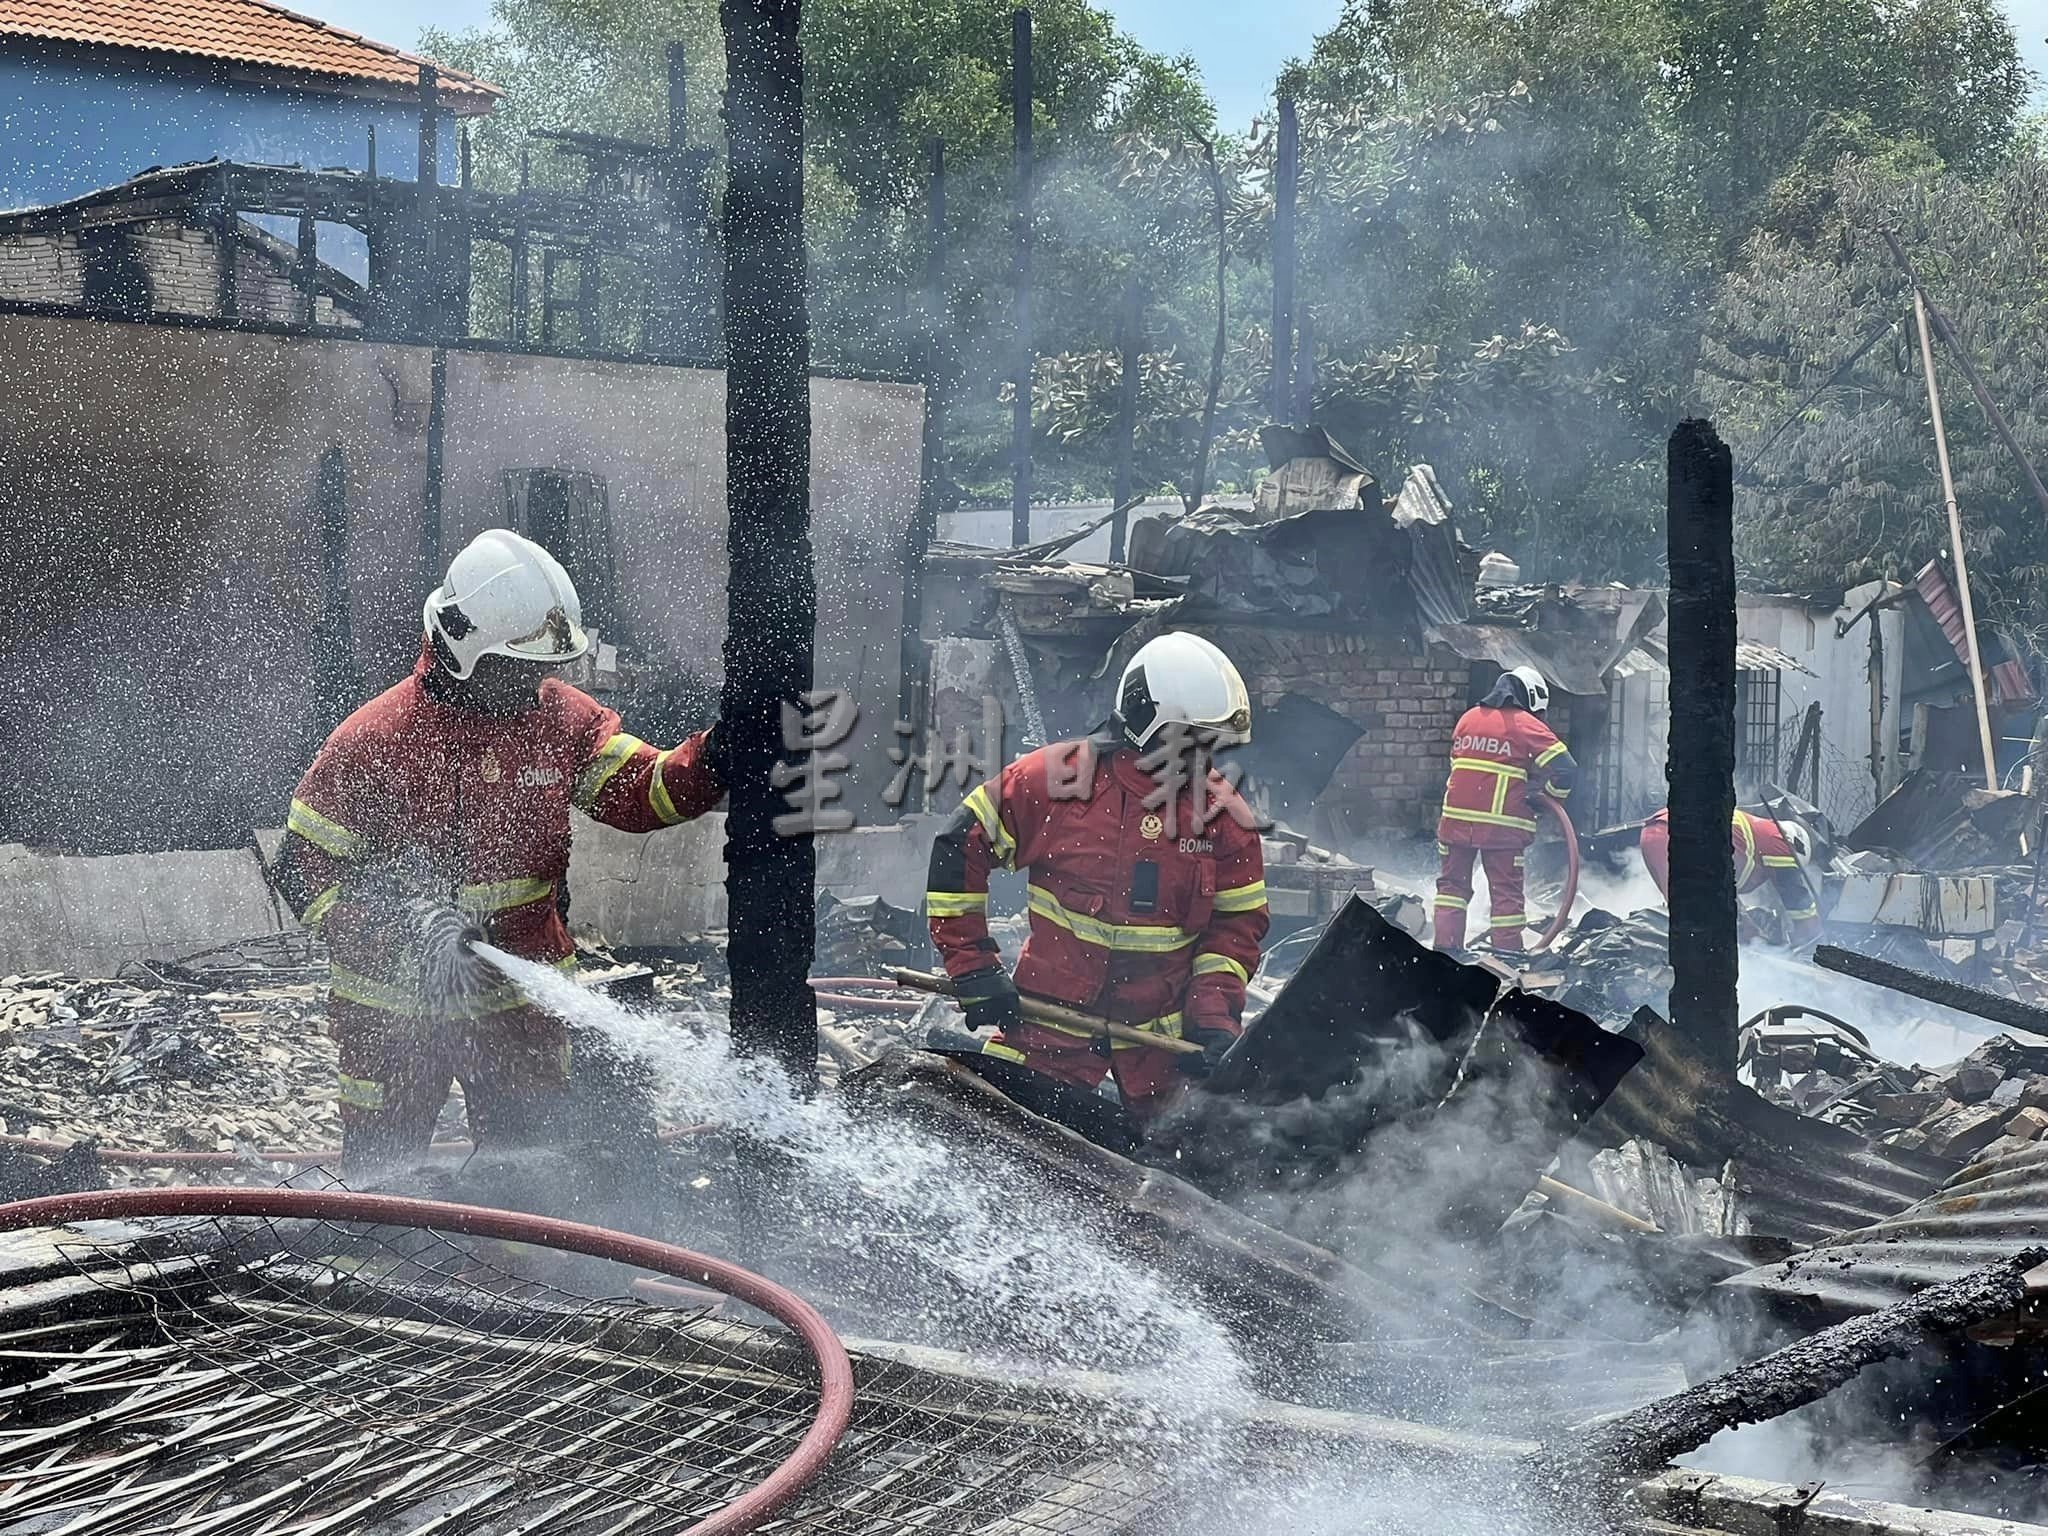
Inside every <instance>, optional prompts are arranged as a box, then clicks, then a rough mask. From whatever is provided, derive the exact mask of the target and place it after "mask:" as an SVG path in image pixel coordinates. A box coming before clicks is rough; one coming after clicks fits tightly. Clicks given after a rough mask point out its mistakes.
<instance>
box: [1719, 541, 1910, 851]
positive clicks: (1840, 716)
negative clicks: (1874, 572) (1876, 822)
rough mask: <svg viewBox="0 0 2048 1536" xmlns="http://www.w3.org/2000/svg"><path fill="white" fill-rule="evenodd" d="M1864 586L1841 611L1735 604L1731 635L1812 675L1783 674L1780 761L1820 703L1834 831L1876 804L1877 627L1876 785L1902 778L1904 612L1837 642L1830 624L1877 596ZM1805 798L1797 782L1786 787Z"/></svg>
mask: <svg viewBox="0 0 2048 1536" xmlns="http://www.w3.org/2000/svg"><path fill="white" fill-rule="evenodd" d="M1878 591H1879V587H1878V585H1877V584H1876V583H1874V582H1873V583H1870V584H1868V585H1866V586H1863V587H1859V588H1857V589H1856V590H1855V591H1853V592H1850V593H1848V594H1846V595H1845V596H1844V598H1843V605H1842V607H1841V608H1839V609H1836V610H1833V611H1829V610H1827V609H1824V608H1823V609H1816V608H1811V607H1808V606H1807V605H1806V604H1805V603H1803V602H1801V601H1799V600H1798V599H1796V598H1783V597H1753V596H1748V595H1744V596H1741V597H1738V598H1737V599H1736V605H1735V620H1736V633H1737V634H1738V635H1740V636H1741V637H1742V638H1743V639H1745V640H1754V641H1757V642H1758V643H1760V644H1763V645H1770V646H1775V647H1777V649H1779V650H1781V651H1783V652H1784V653H1785V654H1786V655H1788V656H1790V657H1792V658H1793V659H1794V660H1795V661H1797V662H1799V663H1800V664H1801V665H1802V666H1804V667H1806V668H1807V669H1808V671H1809V672H1810V673H1811V674H1812V675H1811V676H1809V675H1807V673H1801V672H1787V673H1785V674H1783V682H1782V683H1781V685H1780V689H1779V695H1778V719H1779V721H1780V735H1781V739H1782V741H1783V747H1782V749H1781V751H1780V753H1779V768H1780V770H1781V771H1782V769H1783V768H1784V765H1785V758H1786V757H1787V756H1788V755H1789V753H1790V752H1791V750H1792V746H1793V743H1794V742H1795V741H1796V740H1797V727H1798V724H1799V721H1800V719H1801V718H1802V717H1803V716H1804V715H1805V713H1806V708H1807V706H1808V705H1809V704H1811V703H1816V702H1817V703H1818V704H1819V705H1820V726H1821V765H1820V769H1821V809H1822V810H1824V811H1826V812H1827V813H1828V817H1829V819H1830V820H1831V821H1832V822H1833V823H1834V825H1835V828H1836V830H1838V831H1847V830H1848V829H1849V828H1850V827H1852V826H1854V825H1855V824H1856V823H1857V822H1859V821H1861V820H1862V819H1863V818H1864V817H1865V816H1867V815H1869V814H1870V811H1871V808H1872V807H1873V806H1875V805H1876V803H1877V799H1878V792H1879V786H1878V785H1877V784H1874V783H1873V781H1872V778H1871V773H1870V628H1869V626H1870V625H1871V624H1873V623H1876V624H1879V625H1881V626H1883V636H1884V671H1885V684H1884V718H1883V720H1882V722H1881V723H1880V728H1879V736H1880V740H1881V742H1882V746H1883V750H1884V761H1883V763H1882V769H1881V774H1882V777H1881V787H1882V791H1883V793H1885V794H1889V793H1890V792H1891V791H1892V790H1893V789H1896V788H1897V787H1898V783H1899V780H1900V779H1901V778H1902V777H1903V776H1904V769H1903V765H1902V763H1901V762H1900V760H1899V724H1900V717H1899V694H1900V679H1901V677H1902V676H1903V672H1902V670H1901V668H1902V664H1903V662H1904V660H1905V653H1906V646H1905V617H1906V616H1905V613H1904V612H1903V610H1900V609H1896V608H1892V609H1885V610H1882V611H1880V612H1878V613H1875V614H1872V615H1871V616H1870V617H1869V618H1867V619H1865V620H1863V621H1862V623H1860V624H1858V625H1857V626H1856V628H1855V629H1853V630H1851V631H1850V632H1849V633H1848V634H1846V635H1843V636H1840V637H1837V635H1836V634H1835V625H1836V621H1837V620H1846V619H1849V618H1851V617H1853V616H1854V615H1855V614H1856V613H1857V612H1858V611H1860V610H1861V609H1862V607H1863V605H1864V604H1865V603H1867V602H1869V601H1870V599H1871V598H1872V597H1874V596H1876V595H1877V593H1878ZM1786 788H1788V789H1796V790H1797V792H1798V793H1799V794H1802V795H1803V794H1805V793H1806V790H1805V787H1804V785H1803V784H1801V785H1798V786H1794V785H1787V786H1786Z"/></svg>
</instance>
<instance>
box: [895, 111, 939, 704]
mask: <svg viewBox="0 0 2048 1536" xmlns="http://www.w3.org/2000/svg"><path fill="white" fill-rule="evenodd" d="M925 151H926V157H927V164H928V166H929V169H930V177H931V179H930V182H929V186H930V192H929V196H928V199H927V209H926V220H925V252H924V294H923V308H924V314H923V320H924V334H923V336H922V337H921V338H920V346H921V348H922V353H923V355H922V357H921V358H920V359H919V369H918V371H919V373H920V374H922V375H923V382H924V434H923V439H922V441H921V443H920V444H919V452H918V472H917V516H916V518H915V519H914V521H913V522H912V524H911V530H910V537H909V539H907V540H906V541H905V542H904V546H903V625H902V643H901V646H900V648H899V657H898V663H897V673H898V676H897V685H896V689H897V710H898V712H899V714H900V715H901V716H902V718H903V719H905V720H908V721H910V722H911V723H912V724H913V725H917V724H920V723H922V722H921V721H920V720H919V718H918V716H919V714H920V713H921V711H920V710H919V708H918V703H917V701H918V700H919V699H920V698H922V697H923V696H924V693H925V684H926V682H927V678H926V672H927V670H928V668H927V664H926V660H925V651H924V568H925V561H926V559H927V558H928V557H929V556H930V553H931V545H932V540H933V539H935V538H937V537H938V532H939V513H940V511H941V509H942V503H943V502H944V501H945V499H946V395H945V391H946V383H947V379H948V377H949V376H950V374H951V371H952V370H951V364H950V361H949V359H950V356H951V347H950V345H949V342H948V337H949V334H950V330H951V326H950V323H949V310H948V304H947V294H946V141H945V140H944V139H941V138H939V137H938V136H937V135H936V134H935V135H933V136H932V138H931V139H930V140H929V141H928V142H927V144H926V146H925Z"/></svg>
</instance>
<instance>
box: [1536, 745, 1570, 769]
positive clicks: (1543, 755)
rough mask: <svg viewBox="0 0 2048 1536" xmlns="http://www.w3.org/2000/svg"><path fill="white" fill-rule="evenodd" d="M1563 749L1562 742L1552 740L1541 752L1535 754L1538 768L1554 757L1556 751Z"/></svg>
mask: <svg viewBox="0 0 2048 1536" xmlns="http://www.w3.org/2000/svg"><path fill="white" fill-rule="evenodd" d="M1563 750H1564V743H1563V742H1561V741H1553V742H1552V743H1551V744H1550V745H1549V746H1547V747H1545V748H1544V749H1543V750H1542V751H1541V752H1539V753H1537V754H1536V766H1537V767H1538V768H1541V767H1543V766H1544V765H1545V764H1546V763H1548V762H1549V761H1550V760H1551V759H1552V758H1554V757H1556V756H1557V755H1558V753H1560V752H1562V751H1563Z"/></svg>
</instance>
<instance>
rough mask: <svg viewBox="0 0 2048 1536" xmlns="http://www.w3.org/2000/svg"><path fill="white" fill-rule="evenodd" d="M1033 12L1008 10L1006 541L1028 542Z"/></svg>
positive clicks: (1033, 359)
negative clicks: (1011, 361) (1012, 333)
mask: <svg viewBox="0 0 2048 1536" xmlns="http://www.w3.org/2000/svg"><path fill="white" fill-rule="evenodd" d="M1031 83H1032V75H1031V12H1029V11H1028V10H1025V9H1024V8H1022V7H1021V6H1020V7H1019V8H1018V9H1017V10H1015V11H1013V12H1011V14H1010V113H1011V128H1010V131H1011V137H1012V148H1013V151H1014V154H1015V162H1016V163H1015V177H1016V180H1015V185H1014V187H1013V189H1012V193H1011V195H1012V199H1013V207H1012V216H1013V217H1014V219H1015V220H1016V231H1015V239H1016V248H1015V251H1014V252H1013V254H1012V257H1011V265H1010V287H1011V291H1012V297H1013V299H1014V302H1015V305H1016V316H1017V356H1016V362H1015V371H1014V373H1013V374H1012V376H1011V381H1010V382H1011V387H1012V388H1013V389H1014V390H1015V391H1016V398H1015V400H1013V401H1012V402H1011V406H1010V542H1011V543H1012V544H1029V543H1030V542H1031V387H1032V384H1033V382H1034V379H1035V375H1036V373H1037V362H1038V354H1037V351H1036V348H1035V344H1034V342H1033V340H1032V335H1031V212H1032V181H1033V171H1032V148H1031Z"/></svg>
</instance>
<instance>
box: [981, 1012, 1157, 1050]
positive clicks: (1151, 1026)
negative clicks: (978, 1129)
mask: <svg viewBox="0 0 2048 1536" xmlns="http://www.w3.org/2000/svg"><path fill="white" fill-rule="evenodd" d="M1182 1018H1183V1016H1182V1015H1181V1014H1179V1013H1165V1014H1161V1015H1160V1016H1159V1017H1158V1018H1156V1019H1145V1020H1143V1021H1141V1022H1139V1023H1135V1024H1126V1025H1124V1028H1126V1029H1139V1030H1143V1031H1144V1032H1145V1033H1146V1034H1148V1035H1163V1036H1165V1037H1166V1038H1167V1039H1169V1040H1178V1039H1179V1038H1180V1037H1181V1025H1182ZM1029 1022H1030V1024H1031V1027H1032V1028H1033V1029H1049V1030H1051V1031H1052V1032H1053V1033H1054V1034H1056V1035H1070V1036H1072V1037H1073V1038H1074V1039H1076V1040H1100V1039H1101V1038H1102V1036H1100V1035H1098V1034H1096V1033H1094V1032H1093V1031H1092V1030H1086V1029H1074V1028H1072V1027H1071V1026H1069V1025H1066V1024H1054V1023H1053V1022H1051V1021H1050V1020H1048V1019H1032V1020H1030V1021H1029ZM1109 1045H1110V1049H1111V1050H1115V1051H1142V1050H1146V1049H1149V1047H1147V1046H1146V1045H1145V1043H1144V1042H1143V1041H1142V1040H1112V1041H1110V1042H1109ZM982 1049H983V1050H987V1049H988V1047H987V1046H983V1047H982ZM1021 1059H1022V1058H1021V1057H1020V1058H1019V1060H1021Z"/></svg>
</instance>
